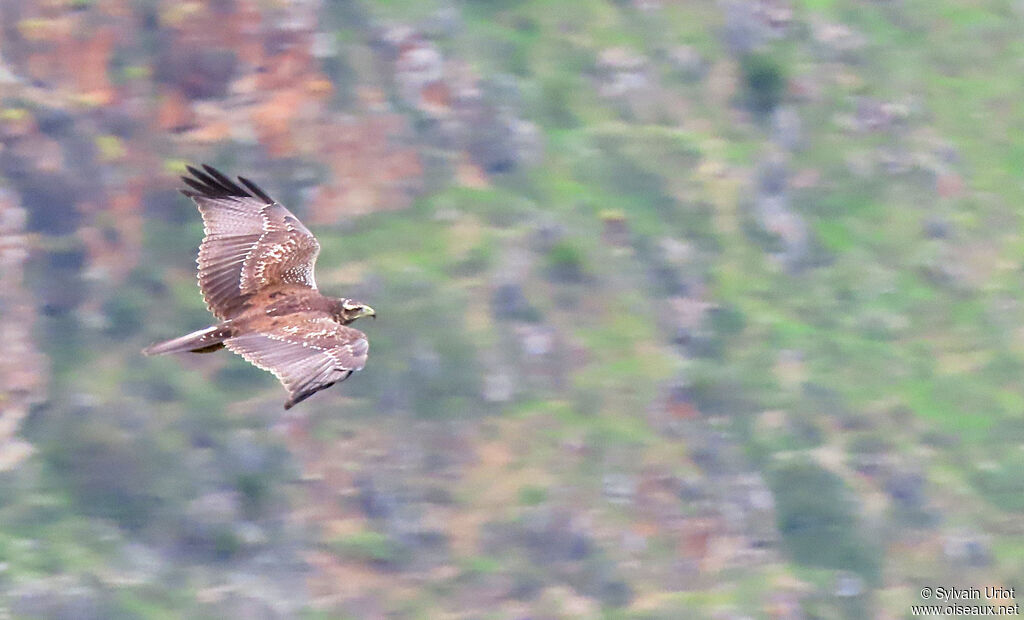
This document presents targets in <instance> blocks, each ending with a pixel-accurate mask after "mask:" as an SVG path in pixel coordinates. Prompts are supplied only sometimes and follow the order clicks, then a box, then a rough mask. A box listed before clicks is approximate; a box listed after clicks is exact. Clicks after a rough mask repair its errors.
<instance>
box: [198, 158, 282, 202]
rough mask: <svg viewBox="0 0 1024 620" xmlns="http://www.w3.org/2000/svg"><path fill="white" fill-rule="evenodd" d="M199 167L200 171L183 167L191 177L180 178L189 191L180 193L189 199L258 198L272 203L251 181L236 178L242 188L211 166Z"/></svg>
mask: <svg viewBox="0 0 1024 620" xmlns="http://www.w3.org/2000/svg"><path fill="white" fill-rule="evenodd" d="M201 165H202V167H203V169H202V170H200V169H199V168H196V167H194V166H185V170H187V171H188V173H189V174H190V175H192V176H190V177H188V176H183V177H181V180H182V181H184V182H185V184H186V185H188V186H189V189H183V190H180V191H181V193H183V194H185V195H186V196H188V197H189V198H258V199H259V200H263V201H266V202H267V203H268V204H270V203H273V202H274V199H273V198H271V197H270V196H268V195H267V193H266V192H264V191H263V190H262V189H260V188H259V186H258V185H256V184H255V183H253V182H252V181H250V180H248V179H245V178H243V177H238V180H239V181H241V183H242V185H244V186H245V187H242V186H240V185H239V184H238V183H235V182H234V181H232V180H231V179H230V178H228V177H227V175H225V174H224V173H222V172H221V171H219V170H217V169H216V168H214V167H213V166H210V165H208V164H201Z"/></svg>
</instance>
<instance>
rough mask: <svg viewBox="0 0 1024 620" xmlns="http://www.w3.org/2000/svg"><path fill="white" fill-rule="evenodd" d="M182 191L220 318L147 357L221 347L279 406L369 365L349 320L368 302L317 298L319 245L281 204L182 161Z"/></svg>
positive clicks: (204, 280) (203, 286)
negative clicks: (271, 381) (268, 383)
mask: <svg viewBox="0 0 1024 620" xmlns="http://www.w3.org/2000/svg"><path fill="white" fill-rule="evenodd" d="M188 172H189V174H191V177H182V180H183V181H184V182H185V183H186V184H187V185H188V189H183V190H181V193H183V194H185V195H186V196H188V197H189V198H191V199H192V201H193V202H195V203H196V206H198V207H199V213H200V214H201V215H202V217H203V231H204V233H205V236H204V238H203V242H202V244H201V245H200V246H199V259H198V260H197V261H196V262H197V263H198V265H199V288H200V290H201V291H202V293H203V299H204V300H205V301H206V306H207V308H209V310H210V312H212V313H213V314H214V315H215V316H216V317H217V318H218V319H220V322H219V323H217V324H216V325H213V326H211V327H208V328H206V329H201V330H199V331H196V332H193V333H191V334H187V335H185V336H181V337H180V338H174V339H173V340H168V341H166V342H161V343H159V344H154V345H153V346H151V347H148V348H146V349H145V350H144V351H143V353H145V354H146V355H161V354H164V353H179V352H184V351H189V352H192V353H209V352H212V351H216V350H218V349H221V348H224V347H227V348H228V349H230V350H231V351H234V352H235V353H237V354H239V355H241V356H242V357H244V358H245V359H246V360H248V361H249V362H251V363H252V364H254V365H255V366H257V367H259V368H262V369H263V370H268V371H270V372H271V373H273V374H274V376H276V377H277V378H278V380H279V381H280V382H281V383H282V384H283V385H284V387H285V389H286V390H288V396H289V398H288V401H287V402H285V404H284V408H285V409H290V408H291V407H292V406H294V405H295V404H297V403H299V402H301V401H303V400H305V399H307V398H309V397H310V396H312V395H313V394H315V393H316V392H319V391H320V390H323V389H326V388H329V387H331V386H332V385H334V384H335V383H338V382H339V381H344V380H345V379H347V378H348V377H349V375H351V374H352V373H353V372H355V371H357V370H361V369H362V368H363V365H364V364H366V356H367V353H368V352H369V344H368V343H367V341H366V335H365V334H364V333H363V332H361V331H359V330H357V329H355V328H352V327H349V324H350V323H352V322H353V321H355V320H356V319H359V318H361V317H364V316H369V317H376V313H375V312H374V310H373V308H371V307H370V306H368V305H366V304H364V303H362V302H358V301H354V300H352V299H346V298H340V299H337V298H333V297H327V296H325V295H322V294H321V293H320V291H319V290H317V287H316V281H315V280H314V279H313V266H314V264H315V263H316V257H317V254H319V253H320V244H319V243H318V242H317V240H316V237H314V236H313V234H312V233H311V232H309V230H308V229H307V228H306V227H305V226H303V225H302V222H300V221H299V220H298V218H296V217H295V216H294V215H292V214H291V212H290V211H288V209H286V208H285V207H284V206H283V205H281V204H279V203H277V202H275V201H274V200H273V199H272V198H271V197H270V196H268V195H267V194H266V193H265V192H264V191H263V190H261V189H260V188H259V187H257V186H256V185H255V184H253V183H252V182H251V181H249V180H248V179H244V178H242V177H239V178H238V181H237V182H235V181H232V180H231V179H229V178H228V177H227V176H225V175H223V174H221V173H220V172H219V171H217V170H216V169H214V168H212V167H210V166H206V165H204V166H203V169H202V170H198V169H196V168H193V167H192V166H188Z"/></svg>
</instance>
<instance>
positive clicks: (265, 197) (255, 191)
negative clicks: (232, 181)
mask: <svg viewBox="0 0 1024 620" xmlns="http://www.w3.org/2000/svg"><path fill="white" fill-rule="evenodd" d="M238 180H239V181H241V182H242V185H244V186H246V187H247V188H249V191H251V192H252V193H253V194H255V195H256V196H259V197H260V198H262V199H263V200H266V201H267V202H268V203H271V202H274V199H273V198H271V197H270V196H268V195H267V193H266V192H264V191H263V190H262V189H260V187H259V186H258V185H256V184H255V183H253V182H252V181H250V180H249V179H247V178H245V177H238Z"/></svg>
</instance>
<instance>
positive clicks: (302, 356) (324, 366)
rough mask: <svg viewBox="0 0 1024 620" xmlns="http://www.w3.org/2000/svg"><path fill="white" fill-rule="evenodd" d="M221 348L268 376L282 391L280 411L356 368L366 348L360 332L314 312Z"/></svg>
mask: <svg viewBox="0 0 1024 620" xmlns="http://www.w3.org/2000/svg"><path fill="white" fill-rule="evenodd" d="M224 344H225V345H226V346H227V347H228V348H229V349H231V350H232V351H234V352H235V353H238V354H239V355H241V356H242V357H244V358H245V359H247V360H248V361H250V362H252V363H253V364H255V365H256V366H258V367H259V368H262V369H263V370H268V371H270V372H272V373H274V376H276V377H277V378H278V380H279V381H281V383H282V384H283V385H284V387H285V389H287V390H288V395H289V397H290V398H289V399H288V402H286V403H285V405H284V408H285V409H290V408H291V407H292V406H293V405H295V404H296V403H298V402H301V401H303V400H305V399H306V398H309V397H310V396H312V395H313V394H314V393H316V392H319V391H320V390H323V389H326V388H329V387H331V386H332V385H334V384H335V383H337V382H339V381H344V380H345V379H347V378H348V376H349V375H351V374H352V373H353V372H354V371H356V370H362V368H363V366H364V365H365V364H366V356H367V354H368V353H369V349H370V345H369V343H367V341H366V335H365V334H363V332H361V331H359V330H357V329H353V328H351V327H345V326H344V325H339V324H338V323H335V322H334V321H333V320H331V319H330V318H328V317H327V316H326V315H324V314H321V313H315V312H304V313H297V314H292V315H288V317H287V320H286V321H282V322H279V323H277V324H275V325H273V326H269V327H268V328H267V329H264V330H259V331H254V332H251V333H247V334H242V335H240V336H235V337H233V338H229V339H227V340H225V341H224Z"/></svg>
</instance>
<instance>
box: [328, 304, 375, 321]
mask: <svg viewBox="0 0 1024 620" xmlns="http://www.w3.org/2000/svg"><path fill="white" fill-rule="evenodd" d="M333 314H334V320H335V321H337V322H339V323H341V324H342V325H348V324H349V323H351V322H352V321H354V320H356V319H361V318H363V317H364V316H369V317H373V318H377V312H376V311H374V309H373V308H371V307H370V306H367V305H366V304H364V303H362V302H359V301H355V300H354V299H338V300H337V301H336V302H335V304H334V308H333Z"/></svg>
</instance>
